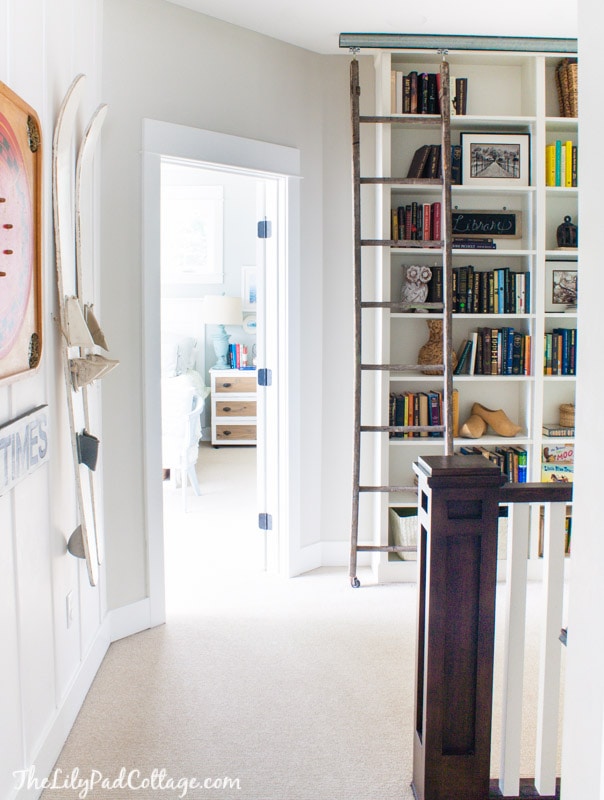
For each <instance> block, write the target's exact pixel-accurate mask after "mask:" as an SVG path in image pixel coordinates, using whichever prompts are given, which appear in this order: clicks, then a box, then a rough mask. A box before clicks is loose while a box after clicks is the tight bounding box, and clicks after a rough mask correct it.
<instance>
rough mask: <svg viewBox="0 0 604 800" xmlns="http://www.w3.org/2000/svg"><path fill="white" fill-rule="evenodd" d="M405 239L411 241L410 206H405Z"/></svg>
mask: <svg viewBox="0 0 604 800" xmlns="http://www.w3.org/2000/svg"><path fill="white" fill-rule="evenodd" d="M405 239H413V224H412V222H411V206H405Z"/></svg>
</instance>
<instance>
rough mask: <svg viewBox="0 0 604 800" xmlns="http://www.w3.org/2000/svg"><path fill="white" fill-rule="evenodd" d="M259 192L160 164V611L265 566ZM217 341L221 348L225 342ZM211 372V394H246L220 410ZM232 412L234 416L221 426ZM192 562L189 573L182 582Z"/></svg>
mask: <svg viewBox="0 0 604 800" xmlns="http://www.w3.org/2000/svg"><path fill="white" fill-rule="evenodd" d="M258 193H259V178H258V176H256V175H249V174H245V173H242V172H241V171H235V170H223V169H219V168H216V167H212V168H208V166H207V165H205V164H200V163H198V162H190V161H183V160H181V159H167V158H165V159H162V163H161V364H162V477H163V509H164V512H163V523H164V550H165V574H166V605H167V610H168V611H169V610H170V609H171V608H174V607H178V606H179V605H180V604H182V603H183V602H184V603H185V604H186V601H187V596H188V595H189V593H190V591H191V588H192V587H194V585H195V581H194V580H191V579H192V578H193V577H195V576H197V577H199V575H200V574H203V573H205V572H209V573H211V574H212V575H216V574H217V573H224V574H229V573H233V572H257V571H262V570H264V569H265V560H266V554H265V547H264V544H265V534H264V532H263V531H261V530H260V529H259V527H258V514H259V511H260V509H259V502H258V460H259V458H258V456H259V454H261V453H262V451H263V450H264V442H263V441H261V440H259V438H258V433H259V430H258V428H259V426H258V425H257V399H256V395H257V389H256V383H257V366H258V359H259V356H261V355H263V354H259V352H258V346H259V341H258V338H259V337H258V335H257V321H258V318H259V317H263V316H264V308H263V307H262V308H260V307H259V306H260V305H261V304H263V303H264V297H263V293H262V292H259V291H258V290H257V289H258V286H260V285H263V283H264V281H263V279H262V276H261V278H260V280H258V269H259V268H263V263H260V262H261V261H263V258H262V254H261V253H258V244H257V243H258V237H257V222H258V209H257V206H258ZM217 303H218V305H217ZM221 308H222V311H221ZM221 314H222V316H221ZM219 320H223V323H225V324H224V325H223V323H220V322H219ZM221 332H222V336H220V334H221ZM225 335H226V337H227V339H228V341H223V340H224V338H225ZM217 336H218V350H217V349H216V347H215V341H214V340H215V338H216V337H217ZM260 338H261V339H262V337H260ZM221 346H222V347H224V346H226V347H227V348H228V349H227V350H226V353H225V354H224V355H225V358H226V361H227V362H228V366H229V367H232V368H233V369H229V370H225V369H224V364H222V366H221V367H220V366H219V364H218V362H219V360H220V358H221V353H220V348H221ZM260 346H262V341H260ZM237 366H239V369H238V368H237ZM216 369H219V372H220V375H221V376H222V377H221V378H218V377H217V376H218V374H219V372H217V371H216ZM231 373H232V374H231ZM213 375H214V387H215V388H218V387H221V386H223V385H224V386H228V385H229V384H231V383H233V380H234V379H235V378H237V379H238V380H240V381H246V383H247V389H246V391H248V390H249V389H250V388H251V389H252V393H249V394H248V396H247V397H246V398H245V399H241V396H240V395H238V394H233V395H228V396H227V395H225V396H227V399H228V400H229V402H228V403H227V402H226V401H225V402H219V401H218V400H216V396H217V394H216V392H215V393H214V395H213V394H212V392H211V389H212V377H213ZM229 398H230V399H229ZM218 413H220V414H224V415H225V419H224V420H222V419H221V422H223V423H224V424H218V422H217V420H214V421H213V420H212V416H213V415H215V414H218ZM229 413H235V414H237V415H238V416H237V417H235V418H231V419H228V414H229ZM213 423H214V424H213ZM229 423H232V424H229ZM244 423H245V424H244ZM229 436H231V437H239V438H238V441H239V443H231V441H230V440H229V438H228V437H229ZM260 463H262V457H260ZM191 565H193V567H192V569H193V572H194V574H193V575H191V576H190V578H191V579H189V578H188V577H187V575H186V573H187V571H188V570H189V569H191Z"/></svg>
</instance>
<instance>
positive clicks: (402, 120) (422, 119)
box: [359, 114, 441, 128]
mask: <svg viewBox="0 0 604 800" xmlns="http://www.w3.org/2000/svg"><path fill="white" fill-rule="evenodd" d="M359 122H368V123H377V124H380V123H381V124H398V125H413V127H415V126H416V125H418V124H419V125H429V126H431V127H439V128H440V125H441V117H440V114H425V115H424V114H422V115H419V114H409V115H403V116H397V117H393V116H389V117H382V116H378V115H376V114H374V115H371V114H365V115H363V116H359Z"/></svg>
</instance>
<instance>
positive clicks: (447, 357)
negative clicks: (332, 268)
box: [349, 55, 453, 588]
mask: <svg viewBox="0 0 604 800" xmlns="http://www.w3.org/2000/svg"><path fill="white" fill-rule="evenodd" d="M440 74H441V91H440V107H441V114H440V116H439V120H438V122H437V121H436V120H435V119H434V118H427V119H424V118H421V117H420V118H418V119H413V120H404V119H403V120H401V118H400V117H393V116H367V115H364V116H361V115H360V114H359V96H360V93H361V89H360V83H359V64H358V61H357V59H356V57H353V59H352V61H351V65H350V102H351V126H352V165H353V214H354V246H353V259H354V291H353V297H354V331H355V336H354V402H353V415H354V433H353V491H352V523H351V534H350V570H349V576H350V582H351V585H352V587H353V588H358V587H359V586H360V585H361V584H360V581H359V579H358V577H357V574H356V573H357V562H358V558H357V555H358V553H359V552H388V553H396V552H405V551H408V550H409V548H408V547H401V546H397V545H360V544H359V541H358V536H359V496H360V494H361V493H362V492H388V493H392V492H400V491H409V490H412V491H415V487H408V486H404V487H399V486H361V485H360V468H361V433H384V432H393V433H415V432H419V433H422V432H425V431H427V430H428V428H426V426H419V425H414V426H391V425H361V379H362V373H363V371H364V370H383V371H389V372H402V371H409V370H417V369H418V368H419V366H420V365H417V364H406V365H405V364H363V363H362V357H361V344H362V336H361V331H362V310H363V309H366V308H389V309H391V310H403V311H404V310H411V309H412V308H413V309H415V308H418V307H421V308H422V309H426V310H428V309H435V310H439V309H442V311H443V361H444V364H438V365H425V364H424V365H421V368H422V369H423V370H428V369H432V370H440V371H442V372H443V374H444V381H443V383H444V395H443V411H444V417H445V420H444V422H445V424H444V425H441V426H430V427H429V431H430V432H433V433H436V432H442V434H443V439H444V446H445V455H452V454H453V399H452V395H453V363H452V351H453V342H452V333H453V331H452V327H453V326H452V301H453V292H452V243H451V235H450V233H451V131H450V104H449V103H450V100H449V64H448V62H447V61H446V60H445V58H444V55H443V60H442V63H441V68H440ZM405 122H407V123H408V124H411V125H413V126H414V127H416V126H417V125H421V124H425V125H431V126H434V125H435V124H438V125H439V126H440V129H441V169H442V178H440V179H429V178H378V177H373V178H371V177H363V178H362V177H361V174H360V161H361V158H360V125H361V123H369V124H371V123H373V124H393V123H394V124H405ZM372 184H373V185H390V186H395V185H396V186H405V185H418V184H420V185H425V186H435V185H440V186H441V187H442V215H441V224H442V234H443V235H442V240H441V241H435V242H430V243H426V242H421V241H408V240H404V241H395V240H391V239H362V238H361V191H360V189H361V186H362V185H372ZM363 247H389V248H391V247H396V248H400V249H401V250H403V249H409V250H412V249H414V248H420V247H421V248H426V247H432V248H434V249H437V250H442V257H443V293H444V303H443V304H430V303H425V304H418V305H417V306H409V305H406V304H404V303H400V302H390V301H384V302H382V301H363V300H362V279H361V272H362V269H361V260H362V248H363Z"/></svg>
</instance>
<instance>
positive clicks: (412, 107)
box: [409, 70, 417, 114]
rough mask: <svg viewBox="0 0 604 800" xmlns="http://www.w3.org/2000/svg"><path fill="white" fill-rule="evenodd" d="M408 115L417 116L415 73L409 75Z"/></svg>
mask: <svg viewBox="0 0 604 800" xmlns="http://www.w3.org/2000/svg"><path fill="white" fill-rule="evenodd" d="M409 113H410V114H417V72H416V71H415V70H413V71H411V72H410V73H409Z"/></svg>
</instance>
